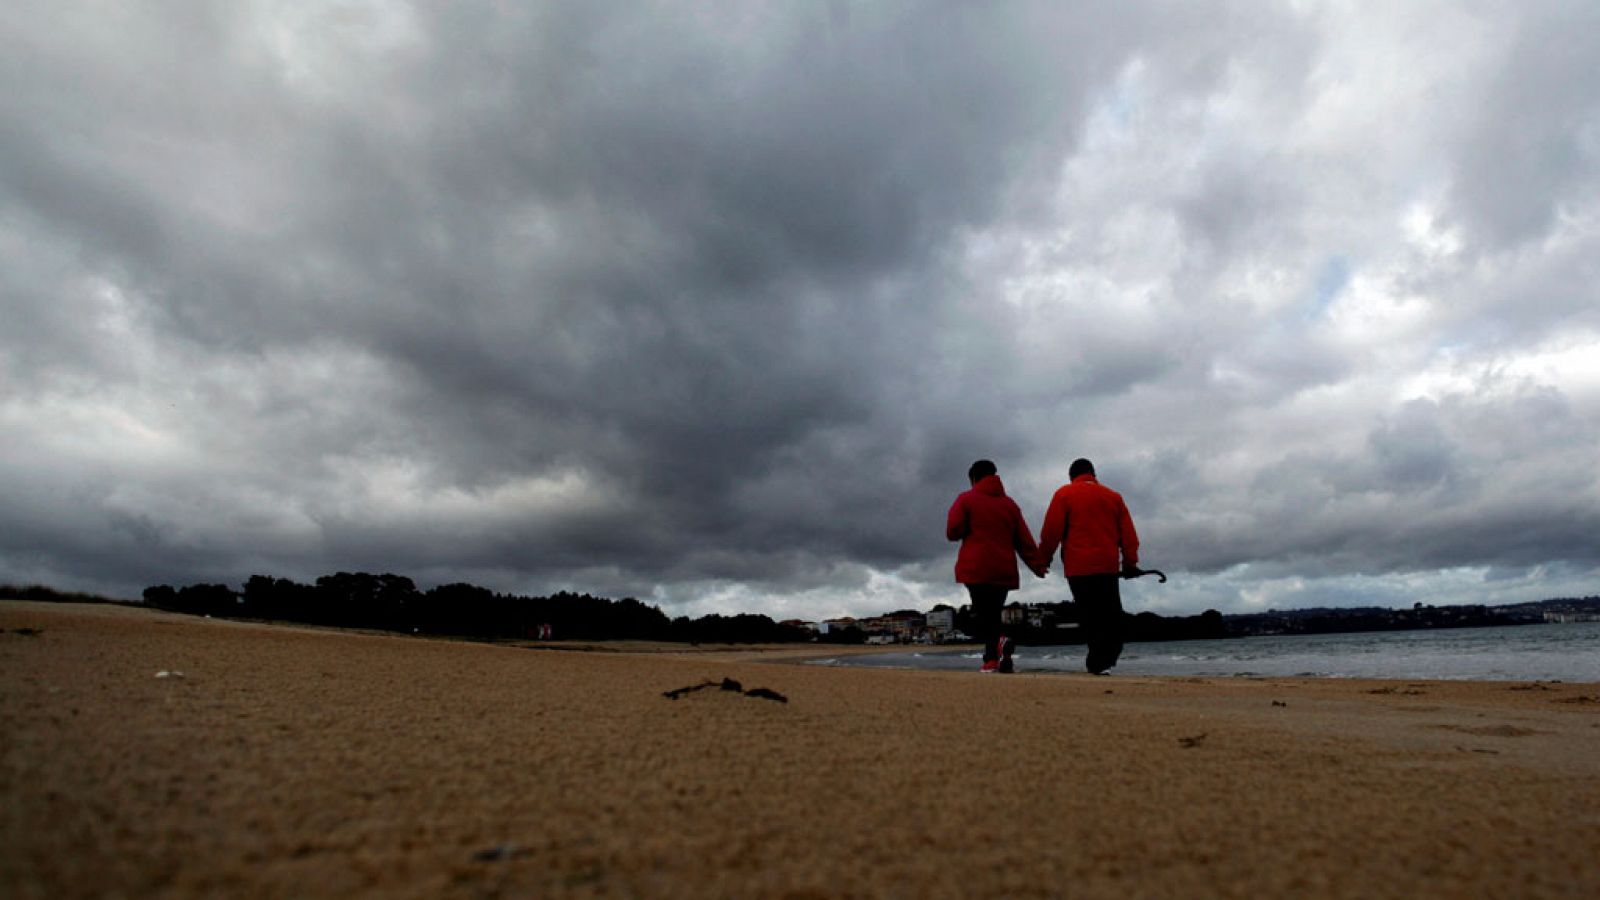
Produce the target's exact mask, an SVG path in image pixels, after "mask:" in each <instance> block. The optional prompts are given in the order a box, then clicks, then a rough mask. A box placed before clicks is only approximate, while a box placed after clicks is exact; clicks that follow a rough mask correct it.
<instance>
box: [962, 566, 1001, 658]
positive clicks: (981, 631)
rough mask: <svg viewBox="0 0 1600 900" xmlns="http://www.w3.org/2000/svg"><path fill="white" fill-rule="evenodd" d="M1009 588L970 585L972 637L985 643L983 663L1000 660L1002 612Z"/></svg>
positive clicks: (990, 585)
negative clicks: (999, 644) (999, 645)
mask: <svg viewBox="0 0 1600 900" xmlns="http://www.w3.org/2000/svg"><path fill="white" fill-rule="evenodd" d="M1009 593H1011V589H1010V588H1008V587H1001V586H1000V585H998V584H969V585H967V596H969V597H971V598H972V632H973V633H972V637H973V638H974V639H976V640H979V641H982V642H983V661H984V662H988V661H990V660H992V659H999V658H1000V650H999V648H998V646H997V644H998V642H999V640H1000V610H1002V609H1004V608H1005V605H1006V595H1007V594H1009Z"/></svg>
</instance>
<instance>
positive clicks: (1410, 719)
mask: <svg viewBox="0 0 1600 900" xmlns="http://www.w3.org/2000/svg"><path fill="white" fill-rule="evenodd" d="M0 629H4V630H3V631H0V801H3V811H0V896H3V897H7V898H27V897H51V898H54V897H75V896H133V897H142V896H274V897H299V896H350V895H376V896H415V897H440V896H461V897H480V896H565V895H584V896H586V895H602V896H726V897H751V896H785V897H836V896H886V897H926V896H951V897H956V896H992V897H1006V898H1016V897H1035V896H1040V897H1119V898H1120V897H1206V896H1232V897H1281V896H1351V897H1356V896H1359V897H1419V896H1421V897H1543V896H1570V897H1596V896H1600V777H1597V776H1600V752H1597V751H1600V687H1597V686H1595V685H1571V684H1553V685H1537V686H1531V685H1527V684H1506V683H1449V682H1446V683H1439V682H1432V683H1421V682H1409V683H1408V682H1395V683H1383V682H1361V681H1307V680H1288V679H1271V680H1261V681H1254V680H1210V681H1206V680H1197V679H1196V680H1178V679H1155V678H1116V677H1113V678H1106V679H1096V678H1091V677H1088V676H1078V675H1059V674H1055V675H1042V674H1041V675H1028V674H1018V675H1015V676H992V675H979V674H978V673H976V672H971V673H967V672H920V671H919V672H913V671H896V670H876V669H837V668H825V667H815V666H811V667H808V666H801V665H793V664H776V665H775V664H772V663H771V662H764V661H762V659H763V655H762V654H760V653H753V652H742V653H728V654H716V653H699V654H688V653H686V654H671V653H660V652H657V653H631V652H630V653H605V652H589V653H573V652H558V651H551V650H533V649H527V648H516V647H504V646H489V645H479V644H470V643H457V642H448V641H435V640H419V639H407V638H402V637H389V636H379V635H366V634H351V633H344V632H335V631H316V630H310V629H299V628H289V627H278V626H267V625H255V624H244V623H235V622H221V621H212V620H203V619H195V618H190V617H184V616H177V615H169V614H164V613H156V612H150V611H145V610H138V609H126V608H117V607H94V606H73V605H49V604H30V603H19V602H0ZM19 629H39V633H36V634H28V633H25V632H22V631H19ZM159 671H166V672H169V673H175V672H181V673H182V676H181V677H178V676H176V675H175V674H173V675H169V676H168V677H165V678H157V677H155V676H156V673H157V672H159ZM725 677H731V678H734V679H738V680H740V681H741V682H742V683H743V684H744V686H745V687H747V688H751V687H766V688H770V689H773V690H775V691H778V692H781V693H782V694H784V695H786V696H787V698H788V702H787V703H779V702H776V701H774V700H769V699H761V698H756V697H749V696H744V695H740V694H735V693H731V692H725V691H721V690H707V691H700V692H698V693H692V694H688V695H686V696H683V697H681V698H680V699H677V700H669V699H666V698H664V697H663V696H662V692H663V691H666V690H669V689H672V688H676V687H680V686H683V685H687V684H691V683H695V682H698V681H701V680H704V679H718V680H720V679H722V678H725Z"/></svg>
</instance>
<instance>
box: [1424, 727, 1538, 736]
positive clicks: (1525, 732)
mask: <svg viewBox="0 0 1600 900" xmlns="http://www.w3.org/2000/svg"><path fill="white" fill-rule="evenodd" d="M1433 727H1434V728H1442V729H1444V730H1445V731H1459V732H1461V733H1462V734H1475V735H1477V736H1479V737H1528V736H1529V735H1533V734H1549V732H1548V731H1535V730H1533V729H1532V728H1519V727H1518V726H1516V725H1434V726H1433Z"/></svg>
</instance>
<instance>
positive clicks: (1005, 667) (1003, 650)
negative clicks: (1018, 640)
mask: <svg viewBox="0 0 1600 900" xmlns="http://www.w3.org/2000/svg"><path fill="white" fill-rule="evenodd" d="M1013 643H1014V642H1013V641H1012V640H1011V638H1008V637H1004V636H1002V637H1001V638H1000V642H999V645H1000V646H999V649H1000V671H1001V672H1002V673H1003V674H1010V673H1011V672H1014V671H1016V668H1015V666H1014V665H1013V663H1012V662H1011V647H1012V644H1013Z"/></svg>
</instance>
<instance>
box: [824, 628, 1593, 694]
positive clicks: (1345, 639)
mask: <svg viewBox="0 0 1600 900" xmlns="http://www.w3.org/2000/svg"><path fill="white" fill-rule="evenodd" d="M1083 654H1084V648H1083V646H1082V645H1081V644H1080V645H1077V646H1067V647H1019V648H1017V651H1016V654H1015V656H1014V659H1015V660H1016V665H1017V670H1018V671H1032V672H1081V671H1083ZM816 664H818V665H839V666H880V667H892V668H914V669H972V670H974V671H976V670H977V668H978V664H979V654H978V653H977V652H976V651H974V650H972V649H971V648H970V647H968V648H963V649H960V650H942V649H939V648H936V647H929V648H927V649H923V650H916V651H912V650H907V651H905V652H890V653H882V654H862V655H858V656H839V657H836V658H832V659H824V660H817V661H816ZM1112 671H1113V672H1114V673H1115V674H1118V675H1187V676H1200V675H1203V676H1212V677H1230V676H1231V677H1252V676H1261V677H1303V678H1304V677H1310V678H1394V679H1473V680H1485V681H1568V682H1600V622H1579V623H1569V624H1543V625H1516V626H1507V627H1501V628H1439V629H1429V630H1421V631H1382V632H1363V633H1360V634H1312V635H1280V636H1260V637H1241V638H1228V639H1224V640H1204V641H1162V642H1147V643H1134V644H1128V645H1127V647H1126V648H1124V650H1123V652H1122V659H1121V660H1120V661H1119V662H1118V663H1117V667H1116V668H1115V669H1113V670H1112Z"/></svg>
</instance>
